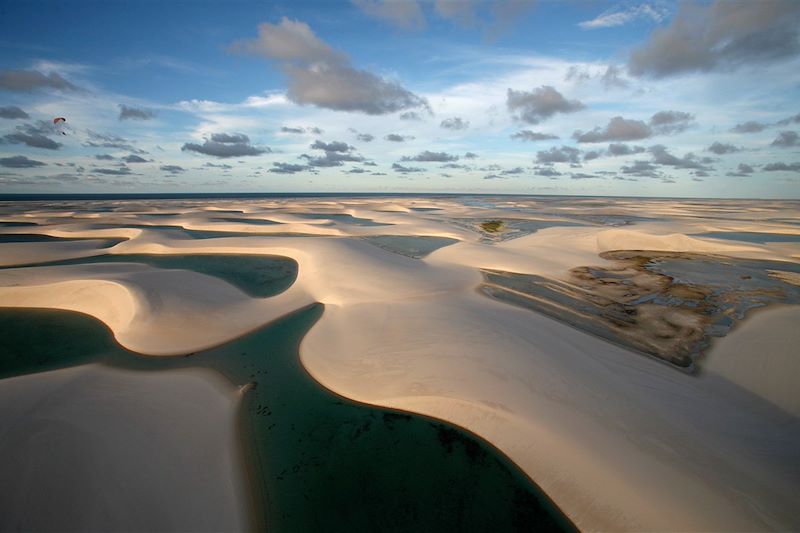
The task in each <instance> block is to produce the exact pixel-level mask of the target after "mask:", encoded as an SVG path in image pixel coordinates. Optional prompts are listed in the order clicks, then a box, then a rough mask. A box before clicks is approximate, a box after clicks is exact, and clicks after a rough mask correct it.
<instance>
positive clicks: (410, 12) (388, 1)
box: [352, 0, 425, 30]
mask: <svg viewBox="0 0 800 533" xmlns="http://www.w3.org/2000/svg"><path fill="white" fill-rule="evenodd" d="M352 2H353V4H355V6H356V7H358V8H359V9H360V10H361V11H363V12H364V13H365V14H367V15H369V16H370V17H372V18H376V19H379V20H385V21H386V22H389V23H390V24H392V25H394V26H397V27H398V28H401V29H404V30H421V29H422V28H424V27H425V15H423V13H422V8H420V6H419V3H417V1H416V0H402V1H398V0H352Z"/></svg>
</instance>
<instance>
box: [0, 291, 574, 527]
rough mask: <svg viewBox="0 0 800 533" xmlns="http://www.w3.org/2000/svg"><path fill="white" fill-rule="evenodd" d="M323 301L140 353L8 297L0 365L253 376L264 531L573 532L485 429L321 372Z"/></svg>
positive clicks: (255, 475)
mask: <svg viewBox="0 0 800 533" xmlns="http://www.w3.org/2000/svg"><path fill="white" fill-rule="evenodd" d="M322 312H323V309H322V306H321V305H314V306H311V307H309V308H306V309H305V310H302V311H299V312H296V313H294V314H293V315H291V316H289V317H286V318H283V319H281V320H278V321H276V322H275V323H273V324H271V325H269V326H266V327H263V328H261V329H260V330H258V331H256V332H253V333H251V334H249V335H246V336H244V337H241V338H239V339H237V340H234V341H231V342H229V343H227V344H225V345H223V346H219V347H217V348H214V349H211V350H206V351H203V352H198V353H195V354H191V355H189V356H186V357H139V356H136V355H135V354H133V353H131V352H127V351H126V350H124V349H123V348H121V347H120V346H119V345H117V344H116V342H115V341H114V339H113V336H112V335H111V332H110V331H109V330H108V328H106V327H105V326H104V325H103V324H102V323H100V322H99V321H97V320H95V319H93V318H91V317H89V316H86V315H81V314H78V313H73V312H68V311H54V310H41V309H35V310H32V309H5V310H0V376H6V377H7V376H10V375H20V374H27V373H33V372H40V371H44V370H49V369H52V368H60V367H68V366H74V365H77V364H83V363H88V362H102V363H105V364H108V365H113V366H118V367H123V368H128V369H132V370H138V371H157V370H160V369H169V368H185V367H205V368H211V369H215V370H217V371H219V372H221V373H222V374H223V375H225V376H226V377H227V378H228V379H229V380H230V381H231V382H232V383H234V384H235V385H239V386H248V387H249V389H248V390H247V392H246V393H245V395H244V410H243V424H244V428H245V433H244V435H243V438H244V441H245V445H246V448H247V449H248V450H249V459H248V468H249V472H250V474H251V475H252V476H251V477H252V480H253V483H254V485H255V486H254V493H255V498H256V502H257V509H256V514H257V517H256V522H257V523H256V524H254V526H255V527H256V528H257V529H264V528H266V529H269V530H273V531H288V532H295V531H343V532H351V531H559V530H574V528H573V527H572V526H571V524H570V523H569V522H568V521H567V520H566V519H565V518H564V517H563V515H561V513H560V512H559V511H558V510H557V509H556V508H555V507H554V506H553V505H552V503H551V502H550V501H549V500H548V499H547V498H546V497H545V496H544V495H543V493H542V492H541V491H540V490H539V489H538V488H537V487H536V486H535V485H534V484H532V483H531V482H530V480H529V479H528V478H527V477H526V476H524V474H522V472H521V471H519V469H518V468H516V466H515V465H513V463H511V462H510V461H509V460H508V459H507V458H506V457H505V456H503V455H502V454H501V453H499V452H498V451H497V450H496V449H494V448H493V447H491V446H490V445H488V444H487V443H486V442H484V441H482V440H481V439H479V438H478V437H476V436H474V435H471V434H469V433H467V432H465V431H463V430H461V429H459V428H457V427H454V426H451V425H449V424H447V423H444V422H439V421H436V420H432V419H429V418H426V417H421V416H415V415H410V414H406V413H403V412H399V411H395V410H390V409H383V408H375V407H371V406H366V405H363V404H358V403H355V402H352V401H349V400H347V399H345V398H342V397H340V396H337V395H335V394H332V393H330V392H329V391H327V390H326V389H324V388H322V387H321V386H320V385H319V384H318V383H316V382H315V381H313V380H312V379H311V377H310V376H309V375H308V374H307V372H306V371H305V369H304V368H303V367H302V365H301V364H300V361H299V357H298V346H299V343H300V340H301V339H302V338H303V336H304V335H305V333H306V332H307V331H308V329H309V328H310V327H312V326H313V324H314V323H315V322H316V321H317V320H318V319H319V317H320V316H321V314H322ZM109 394H113V391H109ZM42 423H43V424H44V423H47V422H46V421H43V422H42ZM53 445H56V446H57V445H58V443H53ZM153 481H154V482H157V480H153ZM209 482H210V483H213V482H216V480H209ZM2 490H3V489H0V491H2ZM14 490H15V491H19V490H26V489H25V487H14ZM29 496H30V497H31V498H34V497H36V495H35V494H34V493H31V494H30V495H29ZM164 503H165V505H168V502H164ZM1 524H2V518H1V517H0V525H1ZM68 526H69V525H68V524H59V527H65V528H66V527H68Z"/></svg>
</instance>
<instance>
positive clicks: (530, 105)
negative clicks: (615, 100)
mask: <svg viewBox="0 0 800 533" xmlns="http://www.w3.org/2000/svg"><path fill="white" fill-rule="evenodd" d="M506 106H507V107H508V110H509V111H510V112H511V113H513V114H514V118H515V119H517V120H520V121H522V122H527V123H528V124H538V123H539V122H541V121H543V120H546V119H548V118H550V117H552V116H553V115H555V114H556V113H573V112H575V111H578V110H581V109H583V108H584V107H586V106H584V105H583V104H582V103H581V102H579V101H578V100H567V99H566V98H564V95H562V94H561V93H560V92H558V91H557V90H556V89H555V88H553V87H551V86H549V85H542V86H541V87H539V88H537V89H534V90H533V91H515V90H514V89H508V91H507V92H506Z"/></svg>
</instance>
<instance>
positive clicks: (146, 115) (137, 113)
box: [119, 104, 156, 120]
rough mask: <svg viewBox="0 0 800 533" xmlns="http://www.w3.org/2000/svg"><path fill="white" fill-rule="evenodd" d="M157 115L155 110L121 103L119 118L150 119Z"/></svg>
mask: <svg viewBox="0 0 800 533" xmlns="http://www.w3.org/2000/svg"><path fill="white" fill-rule="evenodd" d="M155 116H156V113H155V111H151V110H149V109H142V108H138V107H131V106H127V105H125V104H119V120H150V119H151V118H154V117H155Z"/></svg>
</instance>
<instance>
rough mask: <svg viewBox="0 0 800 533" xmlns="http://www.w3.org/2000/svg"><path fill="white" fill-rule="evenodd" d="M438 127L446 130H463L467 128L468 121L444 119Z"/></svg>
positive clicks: (456, 118)
mask: <svg viewBox="0 0 800 533" xmlns="http://www.w3.org/2000/svg"><path fill="white" fill-rule="evenodd" d="M439 126H440V127H442V128H444V129H446V130H465V129H467V128H469V121H468V120H464V119H462V118H461V117H452V118H446V119H444V120H443V121H442V123H441V124H439Z"/></svg>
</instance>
